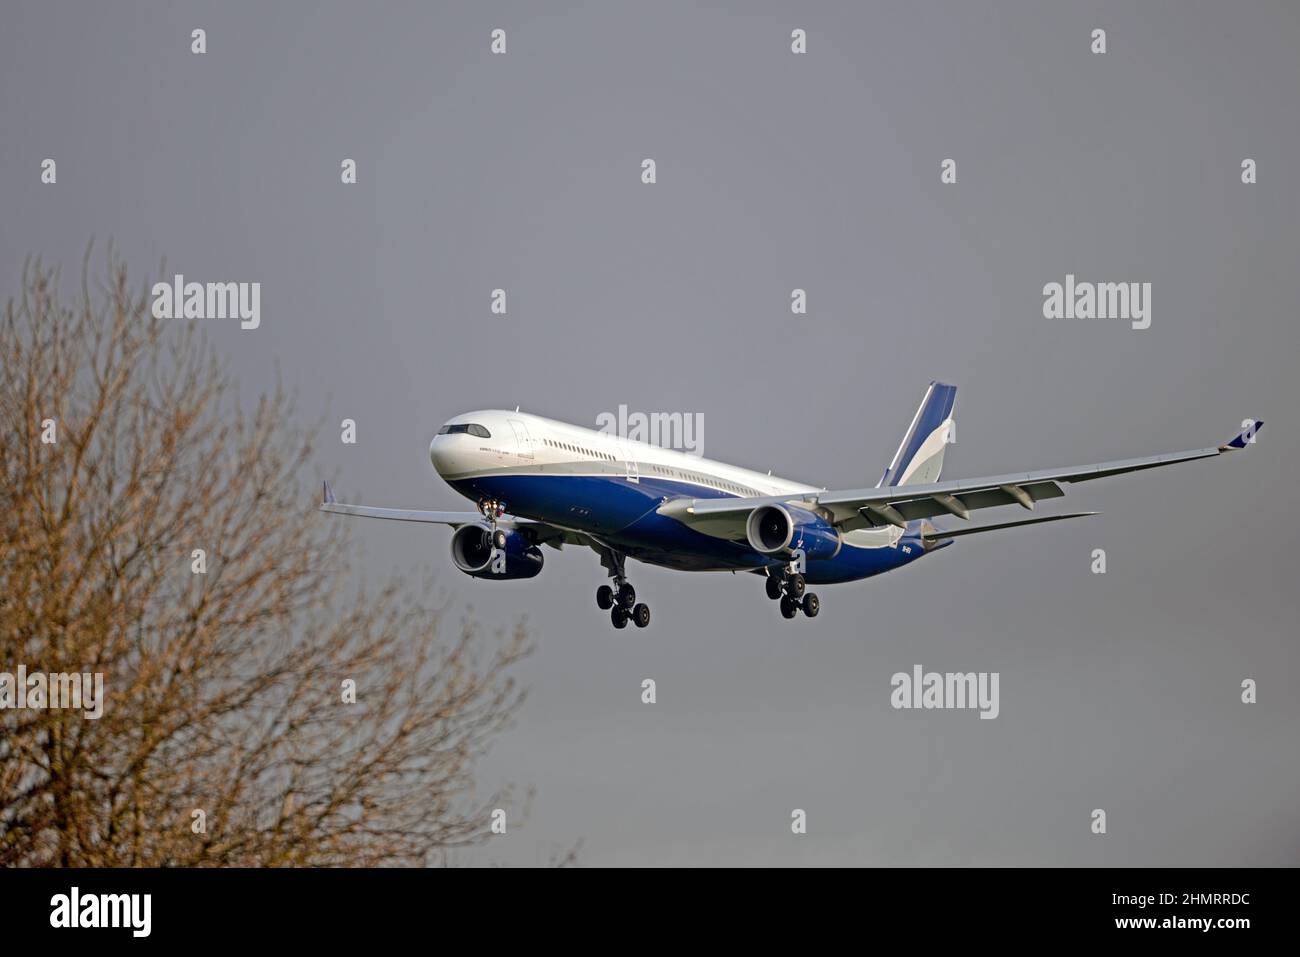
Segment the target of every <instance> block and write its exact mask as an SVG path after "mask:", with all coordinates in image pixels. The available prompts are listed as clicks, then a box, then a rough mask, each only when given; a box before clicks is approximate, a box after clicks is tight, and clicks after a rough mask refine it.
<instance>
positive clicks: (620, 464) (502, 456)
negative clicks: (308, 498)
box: [429, 410, 926, 584]
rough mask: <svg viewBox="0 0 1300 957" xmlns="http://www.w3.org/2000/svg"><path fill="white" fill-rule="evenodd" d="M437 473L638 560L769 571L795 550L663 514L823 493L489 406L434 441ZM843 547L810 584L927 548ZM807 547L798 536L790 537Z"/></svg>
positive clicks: (845, 577) (868, 543)
mask: <svg viewBox="0 0 1300 957" xmlns="http://www.w3.org/2000/svg"><path fill="white" fill-rule="evenodd" d="M429 455H430V460H431V461H432V463H433V466H434V468H435V469H437V471H438V474H439V475H440V476H442V478H443V479H444V480H445V481H446V482H447V484H449V485H450V486H451V487H452V488H453V489H455V490H456V491H457V492H459V493H460V494H461V495H463V496H465V497H466V498H468V499H470V500H471V501H475V502H478V501H481V500H484V499H487V500H494V501H496V502H498V503H500V504H501V505H502V506H503V507H504V508H505V509H506V510H507V511H508V512H509V513H510V514H512V515H517V516H521V517H524V518H529V519H533V520H535V521H539V522H545V523H547V524H549V525H554V526H558V527H561V528H566V529H570V530H572V531H575V532H582V533H586V534H589V535H592V536H594V537H596V538H598V539H599V540H600V541H602V542H604V543H606V544H608V545H609V546H610V547H612V548H616V549H617V550H619V551H621V552H623V553H624V554H626V555H629V556H631V557H632V558H635V559H637V560H639V561H643V562H646V563H649V564H653V565H660V566H663V567H666V568H674V569H679V570H685V571H717V570H746V571H748V570H760V569H764V568H767V567H770V566H780V565H784V564H786V563H787V562H788V561H789V558H788V557H777V556H773V555H767V554H763V553H760V552H758V551H755V550H754V549H753V548H751V547H750V546H749V545H748V544H747V543H745V542H736V541H728V540H725V539H722V538H718V537H715V536H712V535H706V534H703V533H701V532H698V531H696V530H694V529H692V528H690V527H688V526H687V525H685V524H683V523H682V522H679V521H677V519H675V518H673V517H670V516H668V515H663V514H660V512H659V509H660V507H661V506H663V505H664V504H665V503H667V502H669V501H671V500H673V499H676V498H681V497H689V498H694V499H706V498H746V497H752V496H761V495H795V494H799V493H814V492H817V491H818V490H819V488H818V487H817V486H812V485H805V484H801V483H798V482H793V481H790V480H788V479H783V478H778V477H776V476H773V475H769V474H765V473H762V472H755V471H752V470H750V469H744V468H738V467H736V466H732V465H727V464H725V463H723V462H715V461H712V460H710V459H705V458H701V457H699V456H696V455H691V454H688V453H685V452H678V451H674V450H672V449H664V448H660V447H658V446H654V445H648V444H646V443H644V442H638V441H633V440H628V439H624V438H621V437H619V436H617V435H611V434H609V433H607V432H601V431H597V430H594V429H586V428H583V427H581V426H576V425H570V424H568V423H564V422H558V421H555V420H552V419H547V418H543V417H541V416H537V415H530V414H528V413H523V412H505V411H501V410H485V411H479V412H470V413H466V414H465V415H461V416H457V417H456V418H454V419H451V420H450V421H448V422H447V423H446V424H445V425H444V426H443V430H442V431H441V432H440V433H439V434H438V435H437V436H435V437H434V439H433V442H432V443H431V445H430V447H429ZM839 539H840V540H839V547H838V549H837V550H836V551H835V553H834V554H833V555H831V556H830V557H826V558H820V559H816V560H808V561H807V562H806V568H805V570H804V577H805V578H806V579H807V581H808V582H810V583H815V584H827V583H834V582H844V581H854V580H857V579H861V578H867V577H870V576H872V575H877V574H880V573H881V572H885V571H889V570H891V569H893V568H897V567H899V566H900V565H905V564H907V563H909V562H911V561H914V560H915V559H917V558H920V557H921V556H922V555H923V554H925V553H926V548H925V547H923V545H922V542H921V537H920V528H919V526H918V525H916V523H909V528H907V529H899V528H895V527H893V526H890V527H888V528H873V529H858V530H855V531H849V532H844V533H842V534H840V536H839ZM791 547H792V548H798V547H799V542H798V541H795V542H792V543H791Z"/></svg>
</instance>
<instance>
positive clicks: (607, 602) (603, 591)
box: [596, 585, 614, 611]
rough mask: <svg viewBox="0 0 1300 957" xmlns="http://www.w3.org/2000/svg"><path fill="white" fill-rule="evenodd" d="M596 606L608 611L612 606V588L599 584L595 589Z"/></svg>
mask: <svg viewBox="0 0 1300 957" xmlns="http://www.w3.org/2000/svg"><path fill="white" fill-rule="evenodd" d="M596 607H597V608H599V609H600V610H601V611H609V610H610V609H611V608H613V607H614V589H612V588H610V587H609V586H608V585H601V586H600V587H599V588H597V589H596Z"/></svg>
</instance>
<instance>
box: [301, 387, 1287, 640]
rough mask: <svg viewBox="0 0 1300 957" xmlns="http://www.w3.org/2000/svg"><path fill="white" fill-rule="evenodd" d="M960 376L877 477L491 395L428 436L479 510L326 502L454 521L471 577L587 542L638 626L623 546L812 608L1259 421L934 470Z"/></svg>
mask: <svg viewBox="0 0 1300 957" xmlns="http://www.w3.org/2000/svg"><path fill="white" fill-rule="evenodd" d="M956 398H957V389H956V387H955V386H951V385H945V384H944V383H941V382H932V383H930V387H929V389H928V390H927V391H926V393H925V398H924V400H922V402H921V407H920V408H919V409H917V410H916V415H915V416H913V418H912V424H911V425H910V426H909V427H908V429H907V432H906V433H905V434H904V436H903V441H902V443H901V444H900V445H899V446H898V451H897V452H895V453H894V458H893V460H892V461H891V462H890V463H889V467H888V468H887V469H885V472H884V474H883V475H882V476H881V478H880V481H879V482H877V483H876V486H875V488H863V489H849V490H846V491H829V490H827V489H825V488H817V487H815V486H812V485H803V484H800V483H798V482H791V481H788V480H786V479H781V478H776V477H775V476H773V475H771V474H764V473H762V472H753V471H750V470H748V469H742V468H737V467H735V466H731V465H726V464H723V463H721V462H713V461H710V460H708V459H704V458H699V457H697V456H694V455H690V454H687V453H684V452H676V451H672V450H669V449H663V448H659V447H657V446H653V445H648V444H645V443H643V442H635V441H628V440H626V439H622V438H619V437H618V436H616V435H611V434H609V433H607V432H598V431H594V430H592V429H585V428H582V427H580V426H576V425H569V424H567V423H564V422H557V421H554V420H552V419H544V418H542V417H541V416H537V415H529V414H527V413H523V412H519V411H518V410H516V411H514V412H503V411H499V410H490V411H482V412H470V413H467V414H465V415H458V416H456V417H455V418H454V419H451V420H450V421H448V422H447V423H446V424H445V425H444V426H443V427H442V428H441V429H439V431H438V434H437V435H436V436H435V437H434V439H433V442H432V444H431V445H430V446H429V457H430V459H431V460H432V462H433V467H434V468H435V469H437V471H438V474H439V475H440V476H442V478H443V479H444V480H445V481H446V482H447V484H449V485H450V486H451V487H452V488H453V489H455V490H456V491H457V492H459V493H460V494H461V495H463V496H465V497H466V498H468V499H471V500H472V501H475V502H476V503H477V504H478V510H477V511H474V512H426V511H415V510H411V509H393V508H371V507H368V506H362V505H346V504H343V503H341V502H337V501H335V498H334V494H333V491H332V490H331V488H330V486H329V484H328V483H326V485H325V501H324V502H323V503H322V505H321V506H320V507H321V509H322V510H324V511H326V512H335V513H338V514H342V515H360V516H364V517H368V518H384V519H395V520H397V521H403V522H432V523H434V524H439V525H450V526H451V527H452V528H453V529H455V531H454V532H453V534H452V538H451V558H452V561H453V562H454V563H455V565H456V567H457V568H458V569H460V570H461V571H462V572H464V573H465V574H467V575H471V576H474V577H476V578H488V579H493V578H496V579H512V578H531V577H533V576H534V575H536V574H537V573H538V572H539V571H541V568H542V561H543V556H542V551H541V547H540V546H542V545H550V546H552V547H554V548H560V547H561V546H563V545H565V544H569V545H582V546H587V547H589V548H592V549H594V550H595V551H596V552H597V553H598V554H599V555H600V559H601V564H602V565H603V566H604V567H605V569H606V570H607V571H608V573H609V577H610V578H611V579H612V582H611V584H606V585H601V586H600V588H599V589H597V591H596V604H597V605H598V606H599V607H600V608H601V609H604V610H608V611H609V612H610V620H611V621H612V622H613V625H614V627H615V628H623V627H625V626H626V625H627V623H628V621H632V622H634V623H635V624H636V625H637V626H638V627H640V628H644V627H645V626H646V625H648V624H649V623H650V608H649V606H647V605H646V604H645V603H643V602H640V603H639V602H637V600H636V591H635V589H633V587H632V584H631V582H629V581H628V579H627V573H626V559H627V558H634V559H637V560H638V561H642V562H647V563H649V564H652V565H660V566H663V567H665V568H676V569H680V570H683V571H732V572H735V571H747V572H753V573H755V574H758V575H762V576H763V577H764V578H765V579H766V588H767V596H768V597H769V598H771V599H774V600H779V601H780V607H781V614H782V615H784V616H785V617H786V618H793V617H795V615H797V614H798V613H799V611H800V610H802V611H803V613H804V614H805V615H807V616H808V617H809V618H813V617H815V616H816V615H817V613H818V611H819V610H820V609H821V602H820V601H819V600H818V598H817V596H816V595H815V594H813V593H812V592H810V591H808V590H807V585H808V584H817V585H825V584H834V583H838V582H850V581H858V580H859V579H863V578H870V577H871V576H873V575H879V574H880V573H881V572H887V571H892V570H893V569H895V568H899V567H901V566H903V565H907V564H910V563H911V562H914V561H916V560H917V559H918V558H921V557H922V556H923V555H928V554H930V553H931V552H933V551H935V550H937V549H939V548H942V547H944V546H946V545H951V544H952V541H953V539H955V538H959V537H961V536H963V535H974V534H977V533H980V532H989V531H993V530H995V529H1001V528H1012V527H1015V526H1020V525H1033V524H1036V523H1039V522H1056V521H1060V520H1062V519H1067V518H1079V517H1081V516H1084V515H1093V514H1096V513H1094V512H1073V513H1067V514H1062V515H1048V516H1043V517H1041V518H1030V519H1023V520H1021V521H1012V522H1002V523H1000V524H996V525H984V526H977V527H972V528H962V527H957V528H953V529H950V530H947V531H942V530H940V529H938V528H936V527H935V526H934V525H933V524H931V522H930V521H929V519H931V518H932V517H935V516H954V517H956V518H957V519H961V520H963V521H965V520H968V519H969V518H970V513H971V512H972V511H974V510H975V509H981V508H993V507H997V506H1002V505H1019V506H1021V507H1022V508H1026V509H1032V508H1033V507H1034V503H1035V502H1038V501H1040V500H1042V499H1049V498H1059V497H1060V496H1062V495H1064V494H1065V492H1064V491H1063V490H1062V489H1061V486H1062V484H1067V483H1072V482H1086V481H1089V480H1091V479H1098V478H1105V477H1107V476H1110V475H1120V474H1122V473H1124V472H1137V471H1140V470H1142V469H1150V468H1158V467H1160V466H1163V465H1173V464H1175V463H1176V462H1189V461H1192V460H1193V459H1203V458H1210V457H1212V456H1216V455H1219V454H1220V453H1222V452H1227V451H1229V450H1231V449H1241V448H1245V447H1246V445H1247V444H1249V443H1251V442H1253V440H1254V435H1255V433H1256V432H1257V431H1259V428H1260V427H1261V426H1262V425H1263V423H1262V422H1254V423H1253V424H1249V425H1248V427H1247V428H1246V429H1245V431H1243V432H1242V433H1241V434H1240V435H1238V436H1237V437H1236V438H1235V439H1233V440H1232V441H1231V442H1229V443H1227V444H1226V445H1220V446H1216V447H1213V448H1205V449H1191V450H1188V451H1185V452H1172V453H1169V454H1166V455H1154V456H1150V457H1147V458H1137V459H1121V460H1119V461H1114V462H1101V463H1099V464H1095V465H1084V466H1078V467H1075V468H1057V469H1047V470H1045V471H1039V472H1013V473H1008V474H1006V475H994V476H990V477H986V478H975V479H961V480H957V481H948V482H941V481H939V473H940V470H941V469H942V467H943V456H944V450H945V449H946V448H947V446H948V445H949V443H950V441H951V438H952V436H953V431H952V430H953V427H954V419H953V406H954V404H955V402H956Z"/></svg>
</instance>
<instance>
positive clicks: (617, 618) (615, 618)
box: [609, 608, 627, 628]
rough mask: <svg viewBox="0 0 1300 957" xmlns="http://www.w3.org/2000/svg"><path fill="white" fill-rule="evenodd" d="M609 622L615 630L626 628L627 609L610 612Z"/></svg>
mask: <svg viewBox="0 0 1300 957" xmlns="http://www.w3.org/2000/svg"><path fill="white" fill-rule="evenodd" d="M609 620H610V621H611V622H612V623H613V625H614V627H615V628H626V627H627V609H626V608H615V609H614V610H612V611H611V612H610V613H609Z"/></svg>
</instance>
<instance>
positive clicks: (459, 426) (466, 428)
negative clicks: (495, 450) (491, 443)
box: [438, 422, 492, 439]
mask: <svg viewBox="0 0 1300 957" xmlns="http://www.w3.org/2000/svg"><path fill="white" fill-rule="evenodd" d="M461 432H465V433H468V434H469V435H477V436H478V437H479V438H480V439H490V438H492V433H491V432H489V431H488V430H487V429H485V428H483V426H481V425H479V424H478V423H477V422H457V423H456V424H455V425H450V424H449V425H444V426H443V427H442V428H440V429H439V430H438V434H439V435H457V434H459V433H461Z"/></svg>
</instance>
